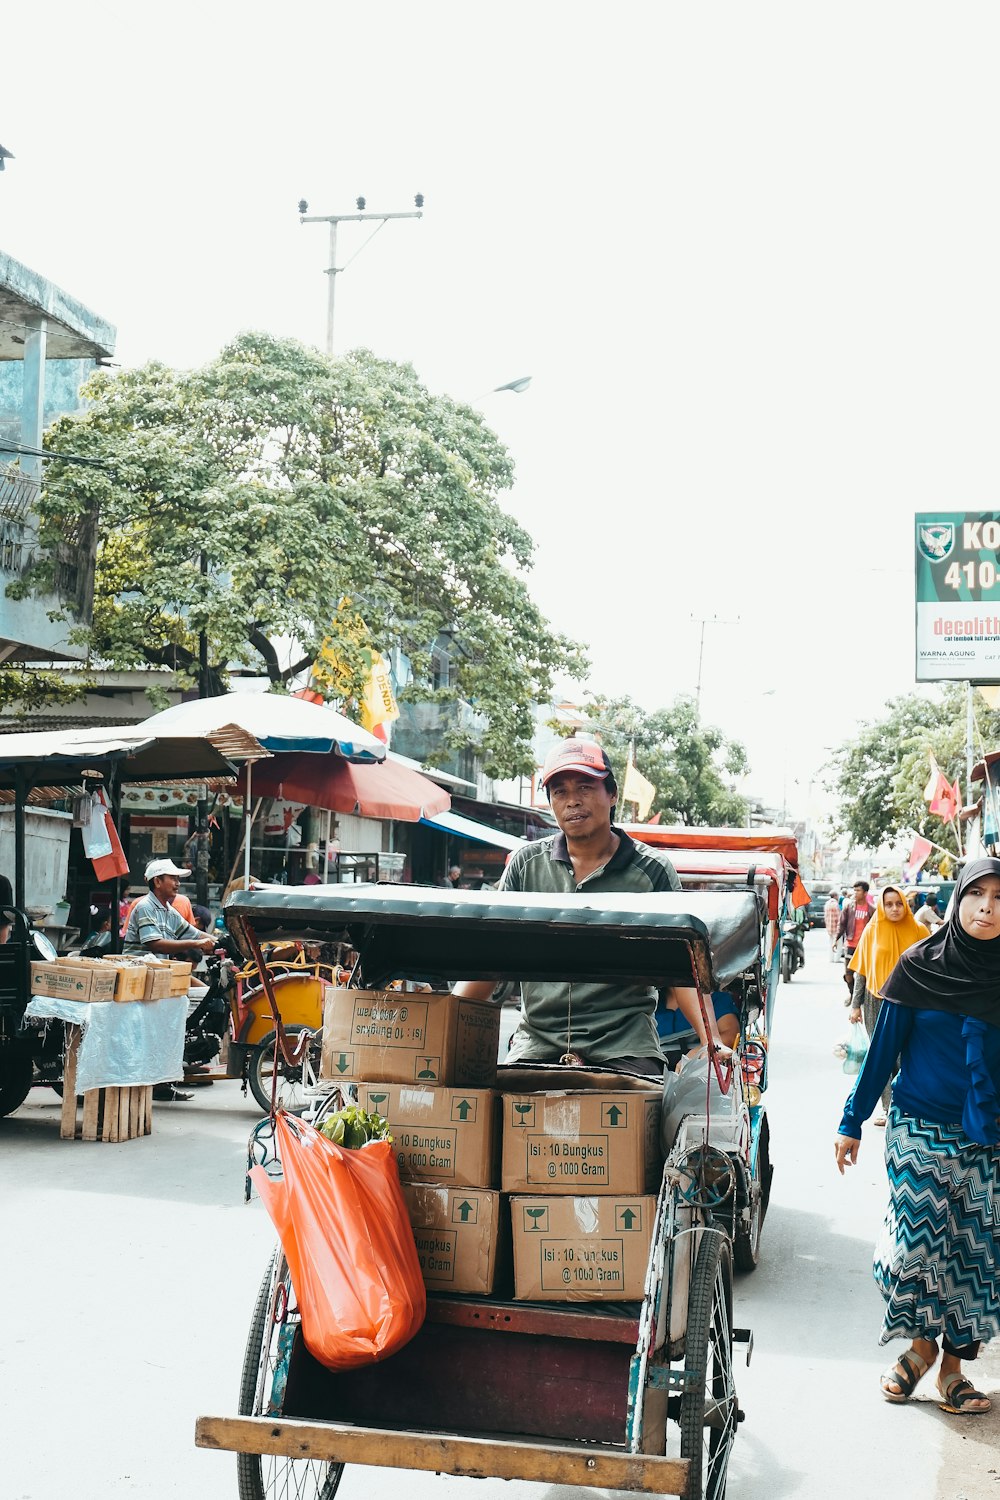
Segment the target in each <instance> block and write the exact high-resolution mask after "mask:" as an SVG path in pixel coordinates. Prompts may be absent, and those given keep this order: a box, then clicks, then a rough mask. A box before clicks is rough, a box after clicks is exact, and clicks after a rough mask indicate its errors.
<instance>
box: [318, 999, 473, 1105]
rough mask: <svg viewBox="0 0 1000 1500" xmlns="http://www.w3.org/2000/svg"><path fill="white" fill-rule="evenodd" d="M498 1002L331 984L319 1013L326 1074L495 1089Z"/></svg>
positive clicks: (329, 1077)
mask: <svg viewBox="0 0 1000 1500" xmlns="http://www.w3.org/2000/svg"><path fill="white" fill-rule="evenodd" d="M499 1041H500V1007H499V1006H497V1005H492V1004H490V1003H489V1001H482V1000H465V999H459V997H458V996H457V995H450V994H433V993H431V992H430V991H424V992H422V993H421V992H419V991H416V992H412V993H411V992H408V991H406V992H404V991H396V990H389V991H385V990H350V989H334V988H332V987H331V988H330V989H328V990H327V992H326V1004H325V1006H324V1015H323V1053H322V1062H321V1074H322V1077H323V1078H324V1079H332V1080H334V1081H336V1080H337V1079H341V1078H363V1079H365V1080H366V1081H368V1082H369V1083H439V1084H444V1085H447V1086H454V1087H456V1088H472V1089H488V1088H492V1086H493V1083H494V1080H495V1078H496V1071H497V1048H498V1046H499Z"/></svg>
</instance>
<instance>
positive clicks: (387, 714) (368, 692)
mask: <svg viewBox="0 0 1000 1500" xmlns="http://www.w3.org/2000/svg"><path fill="white" fill-rule="evenodd" d="M360 707H361V727H362V729H367V730H369V731H370V730H374V729H375V728H376V727H377V725H379V724H391V723H392V721H393V719H398V718H399V707H398V705H397V703H396V698H395V694H394V693H393V691H392V678H391V677H390V676H389V663H388V662H387V661H386V659H385V657H384V656H376V657H375V660H374V661H373V662H372V671H371V676H370V677H369V679H368V683H367V686H366V687H365V692H364V697H363V698H362V699H361V705H360Z"/></svg>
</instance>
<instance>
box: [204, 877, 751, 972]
mask: <svg viewBox="0 0 1000 1500" xmlns="http://www.w3.org/2000/svg"><path fill="white" fill-rule="evenodd" d="M225 915H226V921H227V924H228V926H229V928H230V930H231V931H233V932H234V933H235V935H236V936H237V939H238V940H239V941H240V942H241V943H245V942H246V934H245V930H244V929H245V924H247V923H249V924H250V925H252V927H253V929H254V931H255V933H256V935H257V937H258V939H260V940H261V941H269V940H272V939H279V938H302V939H305V940H310V939H315V940H322V939H331V938H337V939H338V940H343V941H347V942H350V944H351V946H352V947H354V948H356V949H357V950H358V951H359V954H360V967H361V971H362V975H363V978H364V982H365V983H366V984H370V985H378V984H384V983H386V982H387V981H388V980H390V979H393V978H410V977H418V976H420V975H421V974H423V973H427V974H432V975H435V976H440V977H442V978H445V979H465V978H467V979H475V978H482V979H488V978H492V979H506V978H519V979H539V980H549V979H565V980H571V979H572V980H575V979H608V980H613V979H623V980H626V979H627V980H634V981H638V980H643V981H648V982H650V983H655V984H690V983H691V981H692V977H693V975H692V961H693V962H694V964H695V965H696V967H697V970H698V977H699V980H700V981H701V983H702V985H703V987H705V988H719V987H720V986H724V985H726V984H729V983H731V982H732V981H733V980H734V979H735V978H736V976H737V975H738V974H740V973H742V972H743V971H744V970H746V969H748V968H750V967H751V966H752V965H754V964H756V963H757V962H758V961H759V958H760V917H759V912H758V907H757V900H756V897H755V896H754V894H753V893H752V892H751V891H746V892H739V893H735V892H734V893H733V894H732V895H728V894H723V893H711V894H702V893H699V892H674V891H654V892H651V893H647V894H643V895H631V894H629V895H625V894H619V893H617V892H608V891H602V892H595V893H594V894H593V896H587V895H584V894H583V893H582V892H580V893H578V894H576V895H573V896H569V897H567V896H565V895H563V894H561V893H560V894H549V893H544V894H543V893H537V894H536V893H530V892H523V891H447V892H445V891H438V890H436V889H433V888H431V887H429V886H405V885H401V886H395V885H393V886H385V885H357V886H305V887H303V886H270V887H264V888H263V889H258V890H254V891H238V892H236V893H235V894H234V895H233V896H231V897H230V899H229V901H228V902H227V904H226V908H225Z"/></svg>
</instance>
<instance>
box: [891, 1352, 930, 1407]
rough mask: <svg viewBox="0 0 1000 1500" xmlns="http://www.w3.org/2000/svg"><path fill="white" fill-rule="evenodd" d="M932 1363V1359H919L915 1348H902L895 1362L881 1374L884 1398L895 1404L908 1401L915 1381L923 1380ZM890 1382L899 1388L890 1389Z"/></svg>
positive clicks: (915, 1386) (915, 1384) (913, 1389)
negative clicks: (896, 1389) (895, 1389)
mask: <svg viewBox="0 0 1000 1500" xmlns="http://www.w3.org/2000/svg"><path fill="white" fill-rule="evenodd" d="M935 1358H936V1355H935ZM933 1363H934V1361H933V1360H927V1359H921V1357H920V1355H919V1354H918V1353H917V1351H916V1349H904V1350H903V1352H902V1354H901V1355H900V1356H899V1358H898V1359H897V1361H896V1363H895V1364H894V1365H891V1366H890V1367H889V1369H888V1370H886V1372H885V1374H884V1375H883V1376H882V1381H881V1384H882V1394H883V1396H884V1397H885V1399H886V1400H887V1401H892V1402H895V1403H896V1404H897V1405H901V1404H902V1402H904V1401H909V1399H910V1397H911V1396H912V1395H913V1392H914V1391H915V1390H916V1388H917V1383H918V1382H919V1381H921V1380H923V1378H924V1376H925V1375H926V1374H927V1371H928V1370H929V1369H930V1367H931V1365H932V1364H933ZM890 1384H892V1385H898V1386H899V1390H898V1391H890V1390H889V1388H888V1387H889V1385H890Z"/></svg>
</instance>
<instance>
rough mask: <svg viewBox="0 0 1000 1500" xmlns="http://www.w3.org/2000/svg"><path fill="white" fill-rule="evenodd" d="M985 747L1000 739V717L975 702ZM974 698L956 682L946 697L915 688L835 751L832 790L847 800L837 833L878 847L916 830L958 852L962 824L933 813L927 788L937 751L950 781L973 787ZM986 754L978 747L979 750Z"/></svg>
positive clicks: (842, 800) (837, 822)
mask: <svg viewBox="0 0 1000 1500" xmlns="http://www.w3.org/2000/svg"><path fill="white" fill-rule="evenodd" d="M975 712H976V725H977V733H978V738H977V741H976V743H977V746H978V745H979V744H983V743H984V744H986V745H987V746H993V745H996V744H997V743H998V742H1000V714H996V713H994V712H992V711H991V710H989V709H987V708H986V706H985V704H984V703H983V701H982V699H981V698H979V697H977V698H976V700H975ZM965 738H966V696H965V686H964V684H962V683H950V684H949V685H948V686H947V687H945V688H944V689H943V691H942V692H941V693H940V695H939V696H933V697H932V696H926V697H925V696H923V695H921V694H918V693H909V694H907V695H906V696H904V697H900V698H893V699H891V700H890V702H889V703H887V704H886V712H885V714H884V715H883V716H882V718H880V719H875V720H872V721H870V722H867V723H864V724H862V726H861V728H860V729H859V731H858V733H857V734H856V735H855V736H854V738H853V739H851V740H847V741H845V742H844V744H842V745H841V746H839V748H838V749H837V750H835V751H834V753H833V756H832V758H831V769H832V772H833V776H832V779H831V781H830V783H829V786H830V790H832V791H834V792H836V793H837V795H838V796H839V798H840V808H839V812H838V815H837V817H836V819H835V825H834V826H835V832H837V833H846V834H847V835H848V837H849V838H850V840H851V842H852V844H858V845H861V846H862V847H864V848H866V849H877V848H878V847H879V845H880V844H883V843H892V842H893V841H894V840H895V839H897V838H898V837H900V835H902V834H905V833H906V832H907V831H908V830H909V829H915V830H916V831H917V832H918V833H922V834H924V835H925V836H926V837H927V838H929V839H931V840H933V842H934V843H936V844H940V845H942V846H943V847H944V848H946V849H949V850H951V851H952V852H956V853H957V839H956V833H955V828H954V825H953V824H951V823H946V822H945V821H944V820H943V819H941V818H939V817H937V816H935V814H933V813H931V812H930V810H929V808H928V804H927V803H926V802H925V801H924V798H923V792H924V788H925V786H926V785H927V779H928V777H929V775H930V760H929V753H930V754H933V756H934V758H935V760H936V761H937V763H938V765H939V766H940V768H941V770H942V771H943V772H944V774H945V776H947V778H948V780H949V781H950V782H952V783H954V782H955V781H956V780H957V781H958V782H960V784H961V785H962V787H963V789H964V786H965ZM977 753H978V752H977Z"/></svg>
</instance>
